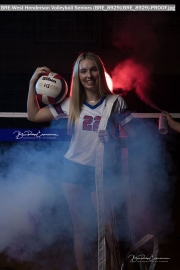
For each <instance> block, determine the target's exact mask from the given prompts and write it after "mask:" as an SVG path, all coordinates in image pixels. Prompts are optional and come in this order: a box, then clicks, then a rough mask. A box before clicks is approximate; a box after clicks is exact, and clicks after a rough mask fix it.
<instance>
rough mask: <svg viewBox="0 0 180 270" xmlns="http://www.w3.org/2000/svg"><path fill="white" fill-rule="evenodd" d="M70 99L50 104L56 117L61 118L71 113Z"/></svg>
mask: <svg viewBox="0 0 180 270" xmlns="http://www.w3.org/2000/svg"><path fill="white" fill-rule="evenodd" d="M69 101H70V99H69V98H67V99H65V100H63V101H62V102H60V103H58V104H56V105H49V106H48V107H49V109H50V111H51V113H52V115H53V116H54V119H56V120H58V119H60V118H67V117H68V115H69Z"/></svg>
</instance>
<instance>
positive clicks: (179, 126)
mask: <svg viewBox="0 0 180 270" xmlns="http://www.w3.org/2000/svg"><path fill="white" fill-rule="evenodd" d="M162 116H165V117H166V118H167V121H168V125H169V126H170V128H172V129H174V130H175V131H177V132H179V133H180V123H179V122H177V121H175V120H174V119H173V118H172V116H171V115H170V114H169V113H168V112H166V111H163V112H162Z"/></svg>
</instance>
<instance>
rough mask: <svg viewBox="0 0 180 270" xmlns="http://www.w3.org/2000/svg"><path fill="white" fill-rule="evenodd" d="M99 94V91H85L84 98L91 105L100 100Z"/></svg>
mask: <svg viewBox="0 0 180 270" xmlns="http://www.w3.org/2000/svg"><path fill="white" fill-rule="evenodd" d="M101 98H102V97H101V95H100V94H99V93H86V97H85V100H86V102H87V103H89V104H91V105H95V104H97V103H98V102H99V101H100V100H101Z"/></svg>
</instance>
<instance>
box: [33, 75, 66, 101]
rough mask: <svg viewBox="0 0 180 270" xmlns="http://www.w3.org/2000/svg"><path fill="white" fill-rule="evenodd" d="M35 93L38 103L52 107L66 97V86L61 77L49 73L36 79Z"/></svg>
mask: <svg viewBox="0 0 180 270" xmlns="http://www.w3.org/2000/svg"><path fill="white" fill-rule="evenodd" d="M35 92H36V95H37V98H38V100H39V101H41V102H42V103H44V104H46V105H48V104H53V105H54V104H57V103H59V102H61V101H62V100H63V99H64V98H65V97H66V95H67V92H68V86H67V83H66V81H65V79H64V78H63V77H62V76H61V75H59V74H57V73H53V72H50V73H47V74H44V75H43V76H41V77H40V78H39V79H38V81H37V83H36V86H35Z"/></svg>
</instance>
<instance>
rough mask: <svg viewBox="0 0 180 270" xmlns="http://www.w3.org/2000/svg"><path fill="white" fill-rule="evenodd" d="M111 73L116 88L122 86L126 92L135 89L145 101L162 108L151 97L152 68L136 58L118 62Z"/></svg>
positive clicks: (154, 106)
mask: <svg viewBox="0 0 180 270" xmlns="http://www.w3.org/2000/svg"><path fill="white" fill-rule="evenodd" d="M111 74H112V81H113V86H114V89H117V88H121V89H122V91H125V92H127V91H132V90H134V91H135V92H136V94H137V95H138V97H139V98H140V99H141V100H142V101H143V102H145V103H146V104H147V105H149V106H151V107H153V108H155V109H157V110H160V109H159V108H157V106H156V105H154V104H153V102H152V101H151V98H150V90H151V85H152V83H151V70H150V69H149V68H147V67H146V66H143V65H142V64H141V63H138V62H137V61H135V60H134V59H127V60H125V61H123V62H120V63H118V64H117V65H116V66H115V68H114V69H113V71H112V72H111Z"/></svg>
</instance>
